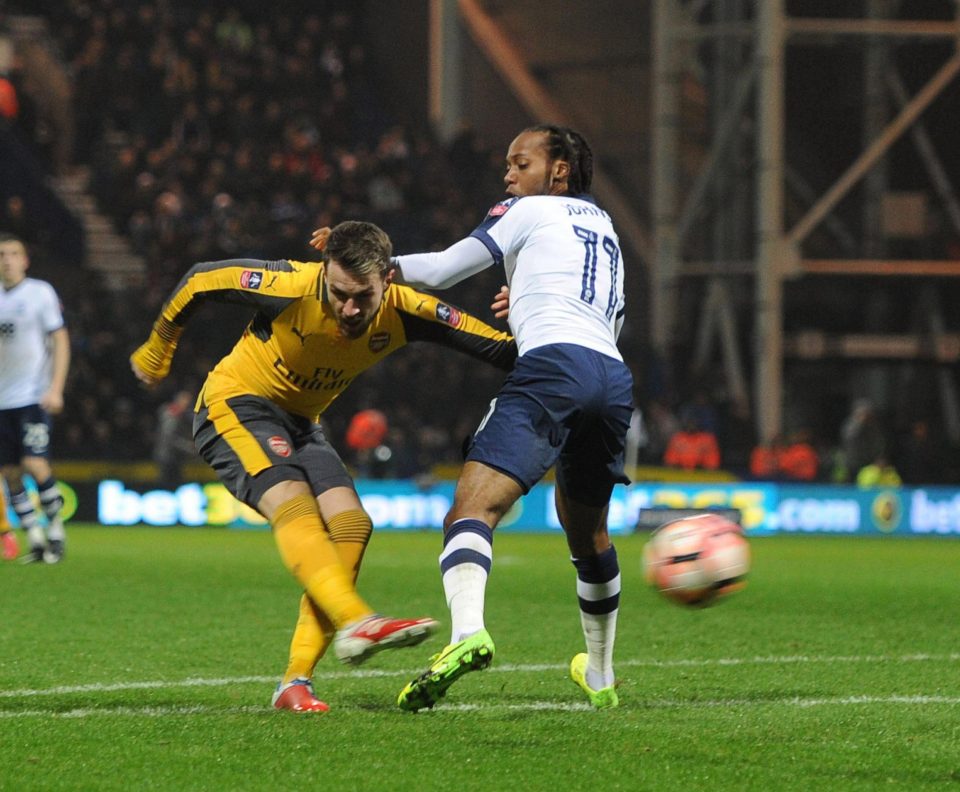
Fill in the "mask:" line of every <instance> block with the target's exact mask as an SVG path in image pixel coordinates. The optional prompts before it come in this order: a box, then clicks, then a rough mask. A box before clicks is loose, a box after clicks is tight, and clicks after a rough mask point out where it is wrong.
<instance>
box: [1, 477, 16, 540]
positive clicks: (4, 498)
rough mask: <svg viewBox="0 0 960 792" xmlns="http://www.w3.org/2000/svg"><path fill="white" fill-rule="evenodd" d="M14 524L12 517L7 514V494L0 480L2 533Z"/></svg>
mask: <svg viewBox="0 0 960 792" xmlns="http://www.w3.org/2000/svg"><path fill="white" fill-rule="evenodd" d="M11 528H13V526H12V525H11V524H10V518H9V517H8V516H7V496H6V493H5V492H4V491H3V483H2V482H0V534H5V533H6V532H7V531H9V530H10V529H11Z"/></svg>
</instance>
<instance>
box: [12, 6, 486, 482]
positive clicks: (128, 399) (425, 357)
mask: <svg viewBox="0 0 960 792" xmlns="http://www.w3.org/2000/svg"><path fill="white" fill-rule="evenodd" d="M350 8H351V4H350V3H330V2H328V3H318V4H316V5H315V6H314V9H315V12H313V13H310V14H309V15H307V16H306V17H303V18H300V17H297V18H294V17H292V16H290V15H286V14H283V13H275V12H273V11H272V10H271V11H269V12H268V11H267V10H263V11H261V12H259V13H253V14H243V15H241V13H240V12H239V11H236V10H233V11H230V12H228V13H226V14H225V15H222V16H214V15H213V14H212V13H210V12H208V11H203V10H200V11H198V10H190V9H188V8H187V7H186V6H183V7H174V6H173V5H171V4H166V3H159V2H158V3H149V2H145V3H142V4H139V5H137V6H135V7H132V6H130V5H129V4H126V3H121V2H109V1H108V2H103V3H98V4H95V5H93V4H86V3H83V2H68V3H63V4H61V5H60V7H59V9H58V11H56V12H55V13H54V14H53V16H52V17H51V18H50V20H51V23H52V24H51V30H52V31H53V32H55V33H56V35H57V37H58V41H59V46H60V48H61V54H62V57H63V59H64V60H65V62H66V63H67V64H68V66H69V69H70V72H71V74H72V77H73V80H74V91H75V95H74V103H75V109H76V114H77V151H76V159H77V161H78V162H80V163H88V164H89V165H90V166H91V169H92V188H93V192H94V194H95V196H96V198H97V200H98V204H99V206H100V208H101V211H103V212H104V213H106V214H108V215H109V216H110V217H111V218H112V220H113V222H114V224H115V226H116V229H117V230H118V231H119V232H120V233H122V234H124V235H126V236H127V237H128V238H129V239H130V241H131V243H132V246H133V248H134V250H135V251H136V252H137V253H138V254H140V255H141V256H143V257H144V259H145V260H146V262H147V265H148V279H147V282H146V283H145V284H144V285H143V288H142V289H138V290H136V291H135V292H133V293H129V292H125V293H122V294H114V293H111V292H108V291H106V290H104V289H102V288H99V289H98V288H95V287H93V288H91V286H92V283H91V281H90V280H89V279H88V280H87V283H86V288H84V289H72V288H70V287H69V285H68V284H67V282H68V281H70V280H71V276H70V275H68V274H66V273H62V274H60V277H56V276H52V277H51V278H50V280H52V281H53V282H54V283H55V285H57V281H58V280H60V281H61V282H62V283H64V285H65V286H66V288H65V289H61V294H62V297H63V299H64V302H65V310H66V314H67V317H68V320H69V321H70V324H71V329H72V331H73V338H74V345H75V348H76V349H75V352H76V354H75V362H74V367H73V373H72V375H71V394H72V398H71V400H70V402H71V403H70V405H69V407H68V410H67V413H66V414H65V416H64V418H63V419H62V421H61V423H62V425H63V428H62V430H61V431H60V432H59V433H58V434H59V437H58V441H59V442H58V445H59V447H58V449H57V450H58V453H59V454H60V455H61V456H65V457H88V456H90V455H91V453H96V454H97V455H98V456H103V457H109V458H117V459H131V458H132V459H142V458H149V457H150V443H151V438H152V437H153V436H154V434H155V427H153V426H152V424H153V423H154V422H155V412H156V407H157V404H158V403H159V402H160V401H162V400H164V399H165V398H167V397H168V396H169V395H170V394H172V393H174V392H176V391H179V390H181V389H193V390H195V389H196V387H197V385H198V384H199V382H201V381H202V378H203V375H204V374H205V372H206V371H207V370H208V369H209V368H210V367H211V366H212V364H213V363H214V362H215V361H216V359H217V358H218V356H220V355H221V354H223V353H225V352H226V351H227V350H228V349H229V346H230V344H231V343H232V341H233V340H235V339H236V338H237V336H238V335H239V333H240V331H241V329H242V327H243V325H244V323H245V322H246V320H247V319H249V316H248V315H247V314H244V313H243V312H242V311H237V310H233V309H231V308H230V307H225V306H218V307H216V308H210V309H208V310H209V311H210V313H209V315H208V319H209V320H208V321H206V322H204V332H202V333H200V332H191V331H190V330H188V332H187V334H186V335H185V338H184V340H183V342H182V344H181V349H180V351H179V352H178V356H177V360H176V363H175V366H174V372H173V375H172V377H171V379H170V381H169V383H168V384H167V385H165V387H164V389H163V391H162V392H160V393H156V394H145V393H143V392H142V391H140V390H139V389H138V388H137V387H136V385H135V382H134V380H133V379H132V377H131V376H130V373H129V369H128V364H127V357H128V355H129V352H130V348H131V347H132V345H133V344H134V341H135V340H136V339H138V338H143V337H145V336H146V333H147V332H148V329H149V322H150V321H151V320H152V318H153V317H154V316H155V315H156V313H157V312H158V310H159V308H160V305H161V303H162V300H163V299H164V297H165V295H166V294H168V293H169V291H170V290H171V289H172V287H173V286H174V285H175V284H176V282H177V280H179V278H180V277H181V276H182V274H183V272H184V271H185V270H186V269H187V268H188V267H189V266H190V265H191V264H193V263H195V262H198V261H209V260H218V259H224V258H242V257H250V258H258V259H278V258H288V259H302V260H310V259H312V258H314V255H315V254H314V253H313V251H312V250H311V249H310V248H309V247H308V245H307V241H308V239H309V237H310V232H311V231H312V230H313V229H314V228H317V227H320V226H323V225H330V224H333V223H336V222H338V221H340V220H343V219H353V218H362V219H366V220H371V221H373V222H376V223H378V224H380V225H381V226H382V227H383V228H384V229H385V230H386V231H387V232H388V233H389V234H390V235H391V237H392V239H393V241H394V245H395V249H396V250H397V251H398V252H403V251H407V250H420V249H430V248H433V247H442V246H444V245H446V244H449V243H450V242H453V241H455V240H456V239H458V238H461V237H462V236H464V235H466V234H467V233H468V232H469V231H470V230H471V229H472V228H473V227H474V226H475V225H476V224H477V223H478V222H479V220H480V219H481V218H482V213H483V211H484V209H485V208H486V207H487V206H489V205H491V204H492V203H493V202H494V201H496V200H498V199H499V197H500V195H501V193H502V185H501V184H500V182H499V173H498V169H495V168H491V167H490V162H489V159H490V153H489V151H488V150H487V149H486V148H484V147H483V146H482V145H481V144H480V143H479V142H478V141H476V140H475V138H474V137H473V135H472V134H471V133H470V132H469V130H464V132H463V134H462V135H460V136H459V137H458V138H456V139H455V140H454V141H453V142H452V143H451V144H450V145H447V146H443V145H441V144H439V143H438V142H437V141H436V140H434V139H433V138H431V137H430V136H429V135H427V134H424V133H421V132H417V131H411V130H409V129H408V128H405V127H403V126H399V125H396V124H393V123H391V121H390V119H389V118H388V117H387V116H386V114H385V112H384V111H383V110H382V108H381V105H380V104H379V103H378V101H377V98H376V96H375V95H374V93H373V91H372V90H371V88H370V86H369V84H368V75H367V74H366V69H365V53H364V50H363V47H362V45H361V44H360V43H359V41H358V38H357V36H356V33H355V30H354V24H355V21H356V20H355V18H354V17H353V16H352V15H351V14H350ZM28 239H29V235H28ZM501 277H502V275H498V274H496V273H493V272H491V273H489V277H488V278H487V279H486V280H484V279H480V281H479V283H477V282H475V283H474V284H472V285H471V291H470V292H466V291H460V292H459V293H458V292H452V293H451V294H450V295H449V296H450V299H451V300H452V301H454V302H458V303H459V304H461V305H462V306H463V307H466V308H467V309H468V310H472V311H474V312H475V313H477V314H478V315H479V316H481V318H484V319H486V320H488V321H494V320H493V317H492V316H491V315H490V314H489V311H488V310H487V306H488V304H489V298H490V297H492V295H493V294H494V292H495V291H496V289H497V287H498V286H499V280H498V279H499V278H501ZM107 303H109V305H108V304H107ZM451 354H452V353H447V352H444V351H442V350H437V349H434V348H432V347H429V348H428V347H426V346H425V347H424V348H419V347H414V348H412V349H411V350H409V351H406V352H404V353H401V354H399V355H397V356H396V357H395V359H392V360H389V361H388V362H387V364H386V365H384V366H382V367H378V368H377V369H376V370H374V371H372V372H370V373H368V374H367V375H365V377H363V378H361V379H360V380H359V381H358V382H357V383H356V384H355V385H354V386H353V388H352V389H351V391H350V393H349V395H348V397H347V398H346V399H345V400H344V401H346V402H348V403H346V404H343V405H335V407H334V409H332V410H331V411H330V412H329V413H328V415H327V418H328V421H329V422H330V423H331V432H332V434H333V436H334V437H337V436H339V435H341V434H342V432H343V431H344V429H345V425H346V422H347V420H348V419H349V417H350V414H351V413H352V412H353V411H355V410H357V409H361V408H363V407H369V406H373V405H376V406H378V407H380V408H381V409H383V410H384V412H386V413H387V415H388V416H389V419H390V423H391V426H392V432H391V438H392V442H393V443H394V444H395V445H396V446H397V451H396V453H394V454H393V455H392V459H393V463H392V466H393V467H394V468H397V467H400V468H402V469H403V470H402V471H401V472H407V471H409V470H412V469H414V468H418V467H423V466H426V465H427V463H428V461H430V462H455V461H457V459H458V458H459V449H460V445H461V441H462V438H463V437H464V436H465V435H466V434H467V433H468V431H469V429H470V427H471V425H472V424H473V423H474V422H475V421H476V420H478V418H479V416H480V415H481V414H482V409H483V404H482V402H481V401H478V399H480V398H481V396H478V394H481V395H486V394H490V393H493V392H494V391H495V390H496V386H497V384H498V383H499V379H500V378H501V377H502V375H501V374H500V373H499V372H496V371H486V370H484V369H483V368H480V367H471V368H470V369H469V370H470V374H469V376H464V375H463V371H464V369H463V367H462V366H458V365H457V364H458V363H459V362H460V361H456V360H453V359H451ZM387 394H389V396H388V395H387ZM411 405H416V407H415V408H413V407H411ZM400 446H403V447H402V448H401V447H400Z"/></svg>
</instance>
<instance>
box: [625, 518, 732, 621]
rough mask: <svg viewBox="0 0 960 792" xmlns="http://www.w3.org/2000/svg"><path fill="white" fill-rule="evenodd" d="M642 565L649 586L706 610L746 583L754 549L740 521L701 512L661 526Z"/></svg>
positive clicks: (673, 598) (671, 598) (652, 538)
mask: <svg viewBox="0 0 960 792" xmlns="http://www.w3.org/2000/svg"><path fill="white" fill-rule="evenodd" d="M643 565H644V574H645V576H646V579H647V582H648V583H650V584H651V585H653V586H654V587H656V589H657V590H658V591H660V593H661V594H663V595H664V596H665V597H666V598H667V599H670V600H673V601H674V602H678V603H680V604H683V605H696V606H704V605H709V604H710V603H711V602H713V601H715V600H716V599H718V598H719V597H724V596H727V595H728V594H732V593H733V592H734V591H739V590H740V589H741V588H743V587H744V586H745V585H746V577H747V573H748V572H749V571H750V545H749V544H748V543H747V539H746V537H745V536H744V535H743V529H742V528H741V527H740V526H739V525H737V524H736V523H734V522H731V521H730V520H728V519H726V518H724V517H721V516H719V515H717V514H698V515H696V516H693V517H685V518H684V519H682V520H675V521H674V522H669V523H666V524H665V525H662V526H660V527H659V528H657V530H656V531H654V532H653V534H652V535H651V536H650V539H649V541H648V542H647V543H646V545H644V548H643Z"/></svg>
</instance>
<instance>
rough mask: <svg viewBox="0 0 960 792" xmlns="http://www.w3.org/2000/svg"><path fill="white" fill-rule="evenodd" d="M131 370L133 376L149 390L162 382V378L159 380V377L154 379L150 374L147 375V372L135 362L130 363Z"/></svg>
mask: <svg viewBox="0 0 960 792" xmlns="http://www.w3.org/2000/svg"><path fill="white" fill-rule="evenodd" d="M130 369H131V370H132V371H133V375H134V376H135V377H136V378H137V379H138V380H140V382H142V383H143V384H144V385H146V386H147V387H148V388H152V387H153V386H154V385H156V384H157V383H158V382H160V378H159V377H152V376H150V375H149V374H147V372H146V371H144V370H143V369H142V368H140V366H138V365H137V364H136V363H135V362H134V361H132V360H131V361H130Z"/></svg>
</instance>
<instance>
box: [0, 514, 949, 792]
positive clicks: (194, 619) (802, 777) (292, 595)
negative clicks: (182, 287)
mask: <svg viewBox="0 0 960 792" xmlns="http://www.w3.org/2000/svg"><path fill="white" fill-rule="evenodd" d="M643 541H644V537H642V536H630V537H623V538H621V539H619V540H618V542H617V546H618V551H619V555H620V563H621V567H622V574H623V596H622V599H621V610H620V627H619V636H618V642H617V655H616V659H617V664H616V667H617V674H618V677H619V679H620V693H621V696H620V698H621V702H622V703H621V707H620V708H619V709H617V710H612V711H605V712H595V711H592V710H590V709H589V708H588V707H586V706H585V702H584V700H583V699H582V697H581V695H580V693H579V691H578V689H577V688H576V687H575V686H574V685H573V683H572V682H570V680H569V679H568V677H567V670H566V669H567V664H568V663H569V661H570V658H571V657H572V656H573V654H574V653H575V652H577V651H581V644H582V637H581V633H580V627H579V618H578V615H577V605H576V597H575V590H574V572H573V568H572V566H571V565H570V563H569V561H568V560H567V553H566V550H565V546H564V543H563V540H562V538H561V537H559V536H554V535H543V536H530V535H525V536H520V535H511V534H502V535H498V536H497V537H496V541H495V553H496V555H495V559H494V567H493V572H492V574H491V579H490V583H489V587H488V600H487V625H488V627H489V629H490V631H491V633H492V634H493V636H494V639H495V640H496V643H497V657H496V660H495V661H494V665H493V667H492V668H491V669H489V670H487V671H483V672H481V673H476V674H470V675H468V676H466V677H464V679H463V680H461V681H460V682H458V683H457V684H456V685H454V687H453V688H451V690H450V693H449V694H448V697H447V699H446V701H445V703H444V704H442V705H440V706H438V707H437V708H436V709H435V710H433V711H428V712H422V713H419V714H416V715H411V714H408V713H403V712H401V711H400V710H399V709H397V708H396V706H395V699H396V695H397V692H398V691H399V690H400V688H401V687H402V686H403V684H404V683H405V682H406V681H407V680H408V678H410V677H411V676H412V675H414V674H415V673H416V672H418V671H419V670H421V668H422V667H423V666H424V665H425V662H426V660H427V658H428V657H429V655H430V654H432V653H433V652H435V651H438V650H439V649H440V648H441V647H442V645H443V644H444V643H445V640H446V630H445V629H444V630H442V631H441V634H440V635H438V636H434V637H433V638H431V639H430V641H428V642H427V643H426V644H422V645H421V646H420V647H416V648H414V649H408V650H403V651H398V652H387V653H383V654H381V655H378V656H377V657H375V658H374V659H373V660H371V661H370V662H369V663H368V664H367V665H365V666H363V667H362V668H361V669H349V668H346V667H343V666H340V665H338V664H337V663H336V662H335V660H334V659H333V658H332V657H329V658H325V659H324V660H323V661H322V662H321V664H320V667H319V668H318V673H317V676H316V679H315V682H316V687H317V690H318V694H319V695H320V697H321V698H323V699H325V700H326V701H327V702H328V703H329V704H330V705H331V708H332V709H331V712H329V713H326V714H323V715H294V714H290V713H279V712H276V711H274V710H272V709H271V708H270V695H271V693H272V690H273V687H274V685H275V683H276V681H277V679H278V677H279V675H280V673H281V672H282V670H283V668H284V665H285V661H286V651H287V643H288V640H289V636H290V632H291V629H292V626H293V622H294V620H295V618H296V612H297V602H298V598H299V592H298V589H297V586H296V584H295V583H294V581H293V580H292V578H290V577H289V576H288V574H287V573H286V571H285V570H284V569H283V568H282V566H281V564H280V561H279V557H278V555H277V553H276V550H275V549H274V547H273V544H272V539H271V537H270V535H269V533H267V532H229V531H224V530H213V529H209V530H208V529H199V530H198V529H174V530H171V529H142V528H141V529H107V528H100V527H93V526H74V527H73V529H72V531H71V533H70V543H69V547H68V557H67V559H66V561H65V562H64V563H63V564H61V565H59V566H43V565H33V566H20V565H17V564H11V563H5V564H3V565H2V566H0V591H2V600H0V601H2V605H3V612H2V615H0V638H2V641H0V646H2V654H0V789H2V790H41V789H42V790H47V789H49V790H59V789H62V790H81V789H82V790H88V789H89V790H128V789H137V790H140V789H162V790H167V789H170V790H180V789H184V790H189V789H207V790H228V789H229V790H261V789H262V790H267V789H269V790H276V789H306V788H310V787H314V788H323V789H330V790H336V791H337V792H339V791H340V790H381V789H383V790H386V789H390V790H407V789H409V790H452V789H477V790H561V789H562V790H581V789H583V790H616V789H623V790H643V789H651V790H659V789H738V790H739V789H757V790H768V789H771V788H776V789H778V790H793V789H796V790H809V789H815V788H816V789H830V790H845V789H876V788H878V787H894V788H902V789H909V790H917V789H944V788H955V789H960V649H958V646H957V632H958V631H957V616H956V614H957V611H958V605H960V574H958V569H960V543H958V542H955V541H950V540H939V541H938V540H926V539H898V538H889V537H888V538H882V539H864V538H861V539H853V538H835V537H771V538H763V539H760V538H756V539H753V540H752V547H753V552H754V569H753V573H752V575H751V579H750V584H749V585H748V587H747V589H746V590H745V591H743V592H741V593H739V594H736V595H734V596H733V597H731V598H730V599H729V600H727V601H725V602H722V603H721V604H719V605H717V606H715V607H712V608H707V609H705V610H685V609H683V608H681V607H679V606H676V605H673V604H672V603H669V602H667V601H665V600H663V599H661V598H659V597H658V595H656V594H655V593H654V592H652V591H650V590H649V589H647V588H646V586H645V585H644V583H643V581H642V576H641V570H640V557H641V548H642V544H643ZM439 549H440V540H439V537H438V536H437V535H436V534H390V533H380V534H377V533H375V534H374V539H373V542H372V544H371V547H370V550H369V551H368V555H367V559H366V561H365V564H364V570H363V572H362V573H361V577H360V588H361V591H362V592H363V593H364V595H365V596H366V597H367V598H368V599H369V600H370V602H371V603H372V604H373V605H374V606H375V607H377V608H380V609H382V610H383V611H384V612H388V613H391V614H396V615H404V616H406V615H426V614H429V615H433V616H436V617H438V618H440V619H441V620H443V621H445V622H446V621H447V617H446V607H445V605H444V601H443V594H442V589H441V586H440V581H439V573H438V571H437V563H436V558H437V555H438V553H439Z"/></svg>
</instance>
